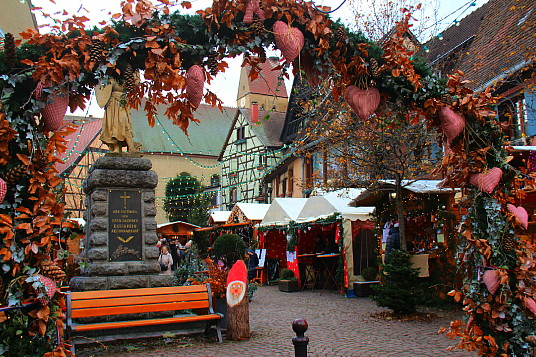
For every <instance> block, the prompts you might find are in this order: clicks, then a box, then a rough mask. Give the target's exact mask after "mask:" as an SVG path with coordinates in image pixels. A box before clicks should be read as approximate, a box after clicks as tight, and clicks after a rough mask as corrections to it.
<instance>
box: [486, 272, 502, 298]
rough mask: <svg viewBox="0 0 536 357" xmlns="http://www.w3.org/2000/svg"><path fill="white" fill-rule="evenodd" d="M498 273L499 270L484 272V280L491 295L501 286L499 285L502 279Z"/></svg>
mask: <svg viewBox="0 0 536 357" xmlns="http://www.w3.org/2000/svg"><path fill="white" fill-rule="evenodd" d="M498 273H499V272H498V271H497V270H486V271H485V272H484V276H483V277H482V280H484V284H486V287H487V288H488V291H489V293H490V294H491V295H493V294H495V292H496V291H497V289H498V288H499V285H501V280H500V279H499V274H498Z"/></svg>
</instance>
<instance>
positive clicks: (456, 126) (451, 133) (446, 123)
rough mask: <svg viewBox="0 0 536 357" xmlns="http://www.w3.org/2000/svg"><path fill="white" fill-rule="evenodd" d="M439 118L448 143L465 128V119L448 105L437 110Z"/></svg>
mask: <svg viewBox="0 0 536 357" xmlns="http://www.w3.org/2000/svg"><path fill="white" fill-rule="evenodd" d="M439 120H440V121H441V128H442V129H443V132H444V133H445V135H446V136H447V142H448V143H449V145H450V143H451V142H452V141H453V140H454V139H456V137H457V136H458V135H460V134H461V133H462V132H463V129H465V119H464V118H463V117H462V116H461V115H459V114H457V113H455V112H454V111H453V110H452V109H450V108H449V107H443V108H441V110H440V111H439Z"/></svg>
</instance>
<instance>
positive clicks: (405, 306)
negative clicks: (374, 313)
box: [372, 250, 422, 314]
mask: <svg viewBox="0 0 536 357" xmlns="http://www.w3.org/2000/svg"><path fill="white" fill-rule="evenodd" d="M410 259H411V255H410V254H408V253H406V252H405V251H403V250H395V251H393V252H392V253H391V259H390V260H389V263H386V264H384V265H383V269H382V272H381V284H380V285H378V286H374V287H373V289H374V291H375V294H374V295H373V296H372V299H373V300H374V301H376V304H378V306H382V307H387V308H389V309H391V310H393V312H394V313H395V314H410V313H414V312H415V311H416V305H417V303H419V302H420V301H421V297H422V291H421V290H420V289H419V288H418V286H419V270H420V269H419V268H412V263H411V261H410Z"/></svg>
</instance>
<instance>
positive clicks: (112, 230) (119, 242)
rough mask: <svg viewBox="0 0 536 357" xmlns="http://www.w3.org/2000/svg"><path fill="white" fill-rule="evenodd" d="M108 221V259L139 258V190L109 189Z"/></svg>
mask: <svg viewBox="0 0 536 357" xmlns="http://www.w3.org/2000/svg"><path fill="white" fill-rule="evenodd" d="M108 223H109V224H108V227H109V231H108V240H109V241H108V244H109V249H110V250H109V252H110V256H109V260H110V261H116V262H118V261H133V260H138V261H139V260H141V259H142V256H143V254H142V220H141V192H140V191H139V190H127V189H117V190H109V191H108Z"/></svg>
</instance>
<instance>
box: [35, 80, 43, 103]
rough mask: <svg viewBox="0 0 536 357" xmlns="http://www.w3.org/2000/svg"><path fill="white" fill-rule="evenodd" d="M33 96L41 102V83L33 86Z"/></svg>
mask: <svg viewBox="0 0 536 357" xmlns="http://www.w3.org/2000/svg"><path fill="white" fill-rule="evenodd" d="M34 96H35V99H37V100H41V97H42V96H43V82H41V81H39V82H38V83H37V85H36V86H35V91H34Z"/></svg>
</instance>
